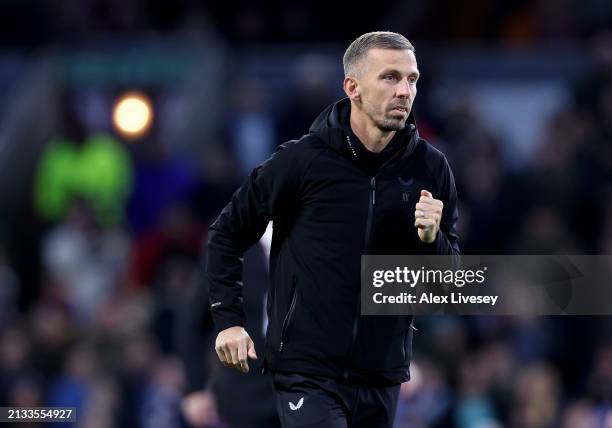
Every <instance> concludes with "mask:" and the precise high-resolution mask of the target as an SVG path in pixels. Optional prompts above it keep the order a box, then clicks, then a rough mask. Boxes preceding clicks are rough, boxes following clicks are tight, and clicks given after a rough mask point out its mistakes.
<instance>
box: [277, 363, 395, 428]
mask: <svg viewBox="0 0 612 428" xmlns="http://www.w3.org/2000/svg"><path fill="white" fill-rule="evenodd" d="M272 380H273V383H274V391H275V395H276V407H277V409H278V415H279V417H280V421H281V425H282V426H283V428H294V427H321V428H327V427H329V428H348V427H360V428H361V427H363V428H379V427H380V428H383V427H384V428H391V427H393V420H394V418H395V411H396V409H397V399H398V396H399V390H400V385H394V386H382V387H379V386H363V385H353V384H350V383H344V382H341V381H338V380H334V379H330V378H327V377H324V376H314V375H302V374H289V373H280V372H274V373H272Z"/></svg>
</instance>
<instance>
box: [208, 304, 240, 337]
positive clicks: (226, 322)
mask: <svg viewBox="0 0 612 428" xmlns="http://www.w3.org/2000/svg"><path fill="white" fill-rule="evenodd" d="M212 316H213V320H214V321H215V329H216V330H217V334H219V333H220V332H221V331H223V330H225V329H226V328H230V327H244V325H245V322H244V319H242V318H240V317H239V316H237V315H235V314H227V313H218V312H216V311H215V310H214V309H213V311H212Z"/></svg>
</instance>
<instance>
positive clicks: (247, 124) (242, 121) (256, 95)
mask: <svg viewBox="0 0 612 428" xmlns="http://www.w3.org/2000/svg"><path fill="white" fill-rule="evenodd" d="M264 96H265V95H264V88H263V87H262V86H261V83H260V82H258V81H257V80H254V79H245V80H242V81H241V82H239V83H238V86H237V87H236V90H235V92H234V93H233V97H232V98H233V102H232V105H231V107H230V109H229V112H228V119H227V124H226V132H227V133H228V135H229V139H230V142H231V144H232V146H233V149H234V153H236V157H237V159H238V163H239V168H240V171H239V173H240V176H241V177H246V176H247V175H248V174H249V172H251V170H252V169H253V168H255V167H256V166H257V165H259V164H260V163H262V162H263V161H264V160H266V159H267V158H268V156H270V153H272V150H273V149H274V146H275V144H276V142H277V141H278V140H277V138H276V130H275V127H274V121H273V120H272V118H271V117H270V115H269V114H268V112H266V108H265V106H266V103H265V101H266V100H265V99H264Z"/></svg>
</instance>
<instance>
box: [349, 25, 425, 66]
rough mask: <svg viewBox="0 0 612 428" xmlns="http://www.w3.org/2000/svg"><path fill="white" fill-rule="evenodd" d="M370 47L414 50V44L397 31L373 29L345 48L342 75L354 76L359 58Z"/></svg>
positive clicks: (363, 55)
mask: <svg viewBox="0 0 612 428" xmlns="http://www.w3.org/2000/svg"><path fill="white" fill-rule="evenodd" d="M370 49H407V50H409V51H412V52H415V49H414V45H413V44H412V43H410V41H409V40H408V39H407V38H405V37H404V36H402V35H401V34H399V33H393V32H391V31H373V32H371V33H365V34H363V35H361V36H359V37H357V39H355V41H353V43H351V44H350V46H349V47H348V48H347V49H346V52H344V56H343V57H342V64H343V66H344V77H348V76H354V75H355V74H356V72H357V67H358V65H359V63H360V62H361V60H362V59H363V58H364V57H365V55H366V54H367V53H368V51H369V50H370Z"/></svg>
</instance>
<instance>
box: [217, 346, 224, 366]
mask: <svg viewBox="0 0 612 428" xmlns="http://www.w3.org/2000/svg"><path fill="white" fill-rule="evenodd" d="M215 351H217V356H218V357H219V361H221V363H222V364H223V365H227V356H226V355H225V352H224V351H223V347H222V346H215Z"/></svg>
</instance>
